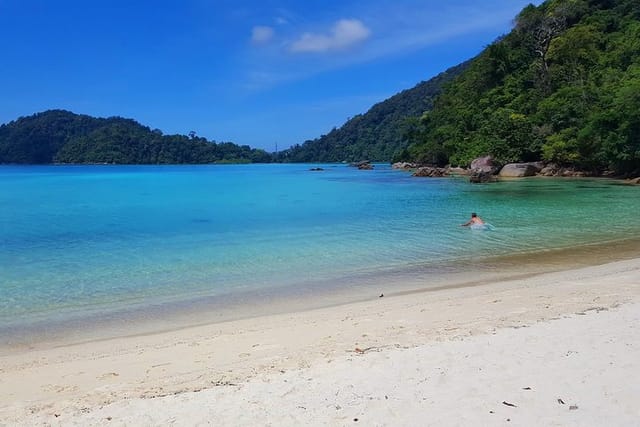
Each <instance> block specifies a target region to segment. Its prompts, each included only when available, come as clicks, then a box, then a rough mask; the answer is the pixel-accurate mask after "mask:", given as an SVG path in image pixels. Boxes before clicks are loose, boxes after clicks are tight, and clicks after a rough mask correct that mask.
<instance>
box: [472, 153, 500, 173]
mask: <svg viewBox="0 0 640 427" xmlns="http://www.w3.org/2000/svg"><path fill="white" fill-rule="evenodd" d="M469 169H471V172H472V173H473V172H488V173H491V174H494V173H496V172H497V171H498V166H497V165H496V164H495V161H494V159H493V156H484V157H478V158H477V159H474V160H473V161H472V162H471V167H470V168H469Z"/></svg>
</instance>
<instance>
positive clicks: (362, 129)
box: [277, 63, 467, 162]
mask: <svg viewBox="0 0 640 427" xmlns="http://www.w3.org/2000/svg"><path fill="white" fill-rule="evenodd" d="M466 66H467V63H463V64H460V65H458V66H456V67H452V68H450V69H448V70H447V71H445V72H443V73H441V74H439V75H437V76H436V77H434V78H432V79H430V80H428V81H426V82H422V83H419V84H418V85H416V86H415V87H413V88H412V89H407V90H404V91H402V92H400V93H398V94H396V95H394V96H392V97H391V98H389V99H387V100H385V101H382V102H380V103H378V104H376V105H374V106H373V107H371V109H369V111H367V112H366V113H364V114H358V115H357V116H355V117H353V118H351V119H350V120H348V121H347V122H346V123H345V124H344V125H343V126H342V127H340V128H338V129H335V128H334V129H333V130H332V131H331V132H329V133H328V134H327V135H323V136H321V137H320V138H317V139H314V140H310V141H306V142H305V143H304V144H302V145H295V146H293V147H291V148H289V149H287V150H284V151H282V152H280V153H278V155H277V159H278V160H279V161H285V162H339V161H345V160H346V161H356V160H363V159H368V160H375V161H390V160H391V158H392V157H393V155H394V154H395V153H399V152H401V151H402V149H404V148H405V147H406V146H407V145H408V141H407V135H408V134H409V133H410V132H411V129H412V127H413V126H415V125H416V121H417V119H418V118H419V117H420V116H421V115H422V113H424V112H425V111H427V110H429V109H430V108H431V106H432V103H433V99H434V98H435V97H436V95H438V94H439V93H440V92H441V90H442V86H443V85H444V84H445V83H446V82H448V81H450V80H451V79H453V78H454V77H455V76H457V75H458V74H460V73H461V72H462V71H463V70H464V69H465V67H466Z"/></svg>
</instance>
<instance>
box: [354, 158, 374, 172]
mask: <svg viewBox="0 0 640 427" xmlns="http://www.w3.org/2000/svg"><path fill="white" fill-rule="evenodd" d="M349 166H352V167H354V168H358V169H360V170H371V169H373V165H372V164H371V162H369V160H363V161H361V162H354V163H350V164H349Z"/></svg>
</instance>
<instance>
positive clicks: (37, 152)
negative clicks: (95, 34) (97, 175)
mask: <svg viewBox="0 0 640 427" xmlns="http://www.w3.org/2000/svg"><path fill="white" fill-rule="evenodd" d="M269 161H271V155H270V154H268V153H266V152H265V151H263V150H257V149H252V148H250V147H249V146H247V145H243V146H239V145H236V144H233V143H230V142H224V143H215V142H210V141H208V140H206V139H205V138H200V137H197V136H196V135H195V134H194V133H191V134H190V136H186V135H163V134H162V132H161V131H159V130H151V129H150V128H148V127H146V126H142V125H141V124H139V123H137V122H136V121H134V120H130V119H123V118H120V117H110V118H106V119H102V118H94V117H90V116H86V115H78V114H74V113H71V112H69V111H63V110H50V111H45V112H42V113H38V114H35V115H33V116H29V117H21V118H19V119H18V120H14V121H12V122H10V123H8V124H4V125H2V126H0V163H22V164H46V163H117V164H178V163H194V164H195V163H226V162H228V163H248V162H269Z"/></svg>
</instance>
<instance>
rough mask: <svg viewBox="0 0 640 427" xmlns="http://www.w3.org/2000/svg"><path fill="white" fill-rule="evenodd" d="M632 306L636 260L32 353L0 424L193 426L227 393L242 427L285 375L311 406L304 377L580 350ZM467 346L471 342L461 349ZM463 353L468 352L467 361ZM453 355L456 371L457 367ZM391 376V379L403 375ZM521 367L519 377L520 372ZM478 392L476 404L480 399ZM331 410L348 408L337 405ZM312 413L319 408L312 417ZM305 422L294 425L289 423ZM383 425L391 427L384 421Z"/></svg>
mask: <svg viewBox="0 0 640 427" xmlns="http://www.w3.org/2000/svg"><path fill="white" fill-rule="evenodd" d="M639 304H640V258H633V259H627V260H624V261H616V262H611V263H608V264H602V265H596V266H590V267H580V268H574V269H570V270H564V271H556V272H550V273H542V274H537V275H534V276H529V277H520V278H512V279H508V280H502V281H491V280H490V281H487V282H485V283H484V284H482V285H477V286H470V287H458V288H444V289H439V290H434V291H428V292H408V293H404V294H403V293H399V294H394V295H391V294H389V295H386V294H385V297H384V298H376V299H372V300H367V301H361V302H354V303H349V304H344V305H337V306H331V307H324V308H317V309H311V310H305V311H299V312H289V313H280V314H270V315H266V316H262V317H252V318H246V319H240V320H233V321H227V322H221V323H213V324H207V325H200V326H192V327H188V328H183V329H179V330H173V331H166V332H160V333H153V334H148V335H138V336H128V337H120V338H111V339H106V340H102V341H94V342H86V343H80V344H70V345H67V346H63V347H53V348H44V349H34V350H29V351H25V352H21V353H19V354H7V355H4V356H0V384H2V385H3V386H2V387H0V398H1V401H2V402H3V404H2V406H1V407H0V420H2V422H6V423H7V424H11V425H14V424H15V425H26V424H31V425H33V424H36V425H37V424H43V423H51V424H53V425H70V424H75V423H78V424H85V425H86V424H96V423H104V422H106V421H105V420H106V419H107V418H106V417H112V419H113V421H117V422H116V424H115V425H126V424H131V423H134V424H136V423H145V422H147V423H151V424H164V423H166V422H167V421H168V420H169V419H170V418H171V417H173V418H174V419H176V420H179V423H181V424H190V423H191V422H190V421H189V420H191V421H193V418H190V417H194V416H195V417H197V416H198V414H189V413H188V411H187V409H188V408H189V407H190V405H191V404H195V403H198V404H206V402H201V401H200V400H198V399H201V398H203V397H201V396H205V394H204V393H205V392H206V393H215V392H221V393H225V391H226V393H227V394H228V393H229V390H231V389H232V390H234V391H233V393H232V395H237V396H236V397H235V399H236V400H234V398H233V396H232V397H229V399H231V401H230V402H229V403H231V404H234V405H235V407H234V408H229V411H240V412H238V413H237V414H234V413H226V415H227V416H228V417H227V418H224V417H223V419H226V420H234V419H237V420H238V423H239V424H242V425H248V424H252V422H253V423H255V422H260V419H252V420H249V419H247V418H242V417H243V416H247V415H248V414H247V411H248V412H249V413H251V411H250V410H249V409H247V408H246V407H244V405H246V404H247V403H246V400H242V399H244V397H242V393H243V390H245V391H247V392H248V391H250V390H252V389H253V388H254V387H257V385H256V384H260V383H263V384H265V383H273V382H274V381H276V379H278V378H280V377H281V376H283V375H289V377H286V378H289V383H288V386H291V387H297V388H299V390H298V391H297V392H296V393H302V395H301V396H306V397H304V398H305V399H311V400H313V399H312V398H311V396H310V395H309V393H313V392H312V391H311V392H310V391H309V389H308V388H307V386H306V385H305V383H306V381H307V380H306V377H307V375H313V376H315V375H318V373H319V372H322V377H323V378H326V379H331V380H332V381H335V382H336V383H332V384H333V386H335V384H338V383H339V384H342V382H341V381H347V382H348V383H349V384H352V385H353V384H355V386H356V387H365V386H368V385H372V386H373V385H375V384H378V382H379V381H378V380H376V379H375V378H370V377H369V378H349V377H347V378H342V379H341V378H338V377H336V375H338V376H340V375H344V374H345V371H344V369H347V371H346V372H349V369H348V366H350V364H352V363H353V361H354V360H359V359H357V358H360V357H361V358H362V360H369V361H371V363H372V365H371V369H373V370H374V372H377V371H375V370H376V369H378V368H379V367H380V366H386V365H384V363H393V362H394V361H396V362H398V363H400V362H399V361H400V360H404V359H403V357H405V356H401V355H402V354H408V355H411V354H413V352H417V353H416V354H415V355H416V357H415V358H414V357H410V360H412V361H413V362H415V363H426V364H427V365H429V361H428V360H423V359H421V358H420V357H417V356H418V355H419V354H421V352H423V351H425V350H424V348H425V346H431V347H433V348H436V349H438V348H439V349H442V348H444V347H446V346H449V345H453V344H452V343H456V342H466V341H469V342H474V340H478V339H483V340H488V341H489V342H492V340H493V339H494V338H492V337H502V336H504V334H505V332H504V331H505V330H506V331H513V332H512V333H513V334H515V336H516V337H523V336H524V335H523V334H529V333H530V331H532V330H534V329H535V328H539V325H543V326H544V328H546V329H547V330H549V333H551V332H553V333H556V332H557V333H560V332H561V331H564V332H562V333H565V332H566V333H569V334H570V336H572V337H575V339H576V340H578V341H577V342H581V341H580V340H581V339H588V337H586V336H584V337H582V336H581V335H580V334H577V335H575V333H574V332H572V331H573V329H572V328H577V327H579V325H583V324H584V322H583V320H582V319H589V318H592V317H594V316H596V315H598V316H600V317H599V318H600V319H606V318H607V317H606V316H610V317H612V319H613V318H614V317H615V319H617V320H615V322H617V323H615V322H614V320H611V322H614V323H612V324H611V325H612V326H613V327H614V330H615V331H618V330H619V331H629V328H633V327H634V326H635V325H634V324H633V322H631V323H629V322H627V323H625V319H626V318H622V319H618V317H619V315H617V314H615V313H618V312H620V313H627V312H629V313H631V314H633V315H636V314H638V311H639V310H640V305H639ZM605 314H606V316H605ZM623 317H624V316H623ZM627 317H628V316H627ZM607 322H609V321H607ZM621 322H622V323H621ZM605 323H606V322H605ZM606 324H608V323H606ZM568 325H569V326H568ZM572 325H573V326H572ZM605 326H606V325H605ZM567 328H569V329H567ZM554 331H555V332H554ZM510 333H511V332H510ZM638 335H639V334H637V333H635V334H634V335H633V336H635V337H638ZM527 336H528V335H527ZM536 337H537V338H535V339H536V340H538V341H535V342H534V341H532V342H534V347H535V348H538V346H546V345H547V344H545V338H544V337H542V338H541V337H539V336H536ZM496 339H497V338H496ZM531 339H532V340H534V338H531ZM507 344H508V342H507ZM637 344H640V343H629V345H632V347H630V348H629V349H628V350H629V354H630V356H629V357H632V356H633V355H635V353H633V351H635V352H638V351H639V350H640V345H637ZM470 345H471V344H470ZM576 345H577V344H576ZM443 346H444V347H443ZM633 346H635V347H633ZM476 347H477V343H476V344H473V345H472V347H469V348H476ZM469 348H467V347H465V349H466V350H464V351H469ZM489 348H491V347H487V349H489ZM544 348H545V351H547V352H549V354H551V353H553V352H554V348H553V347H550V348H547V347H544ZM556 350H557V349H556ZM632 350H633V351H632ZM487 351H489V350H487ZM593 351H595V352H596V353H597V352H598V351H599V350H597V349H596V350H593ZM602 351H605V349H603V350H602ZM403 352H405V353H403ZM406 352H408V353H406ZM597 355H598V357H600V358H602V360H601V362H602V363H603V369H605V367H606V364H607V363H608V361H610V360H612V359H611V357H613V358H614V359H616V358H618V357H622V356H621V355H619V354H609V356H607V354H600V353H598V354H597ZM458 356H459V355H458ZM458 356H456V360H458V361H460V358H459V357H458ZM380 358H383V359H385V360H386V362H385V361H384V360H380ZM607 358H609V359H607ZM463 359H464V358H463ZM465 360H466V359H465ZM465 360H462V361H461V362H460V363H467V362H469V363H471V362H473V359H469V360H467V362H465ZM597 360H600V359H597ZM631 360H633V359H631ZM635 360H640V359H635ZM475 362H477V360H476V361H475ZM475 362H474V363H475ZM538 362H541V363H544V361H538ZM402 363H404V362H402ZM402 363H401V364H402ZM501 363H503V364H504V366H505V367H509V368H510V369H515V370H514V375H521V374H522V375H525V374H526V375H530V374H531V369H532V366H527V365H518V358H517V357H516V358H513V357H508V358H506V359H503V360H502V362H501ZM514 363H515V364H516V365H517V366H516V367H514V366H513V364H514ZM625 363H626V365H624V366H626V368H625V369H626V371H627V373H628V375H629V377H630V378H631V377H633V376H634V375H636V376H637V375H638V372H639V369H640V367H638V363H637V362H632V361H629V360H626V361H625ZM392 366H396V368H398V369H399V366H400V365H392ZM518 366H519V368H518V369H521V370H522V372H521V373H518V372H517V369H516V368H517V367H518ZM396 368H393V369H396ZM432 368H433V366H432ZM539 368H540V367H539V366H537V367H536V369H539ZM365 374H366V372H365V373H363V374H362V375H365ZM540 375H541V377H540V378H539V379H545V380H549V381H553V378H548V376H549V375H550V374H545V373H541V374H540ZM605 379H606V377H605ZM278 384H279V385H278V386H282V384H281V383H280V382H279V383H278ZM273 386H274V387H276V384H273ZM343 386H345V387H346V386H348V384H343ZM381 386H384V384H381ZM524 386H525V384H523V385H522V387H524ZM577 386H578V387H580V384H577ZM611 386H612V387H613V386H614V385H611ZM616 386H619V384H618V385H616ZM416 387H417V385H416ZM467 387H468V384H467ZM276 389H277V388H276ZM277 390H279V389H277ZM305 390H306V392H305ZM196 392H198V393H196ZM476 392H477V394H478V396H483V394H482V389H479V390H476ZM305 393H306V394H305ZM163 396H164V397H163ZM160 398H162V399H169V400H170V401H169V402H167V404H168V405H167V409H166V411H168V412H169V415H167V414H164V415H166V416H167V418H157V417H158V416H160V417H162V416H164V415H162V414H163V413H162V412H158V413H156V412H154V411H155V410H154V409H152V408H153V407H154V406H153V402H159V400H158V399H160ZM278 399H279V398H278V396H276V395H275V394H273V395H272V394H268V395H265V396H264V397H263V400H264V401H263V402H260V405H259V406H260V408H262V409H261V410H262V411H266V415H265V416H266V417H267V418H266V419H268V420H271V421H274V422H277V423H280V421H282V422H283V423H284V424H286V425H289V424H294V422H293V421H292V420H289V421H287V420H286V419H280V418H279V415H278V414H277V411H279V409H277V408H278V407H279V403H280V400H278ZM629 399H632V396H631V397H629ZM366 401H367V399H365V398H364V397H363V400H359V399H358V398H354V399H353V402H352V403H353V405H354V406H353V407H354V408H355V407H358V405H360V406H361V405H364V404H366ZM400 403H401V402H398V404H400ZM461 403H462V402H461ZM498 404H499V402H498ZM340 405H341V407H343V408H346V407H347V406H348V405H347V403H345V402H342V403H341V404H340ZM556 405H557V403H556ZM625 405H626V403H625ZM214 406H215V405H214ZM614 406H615V405H614ZM243 407H244V410H243ZM633 407H634V408H635V406H633ZM207 408H208V409H207V411H209V412H208V413H209V415H211V416H212V417H213V416H214V415H215V414H218V413H216V412H215V411H222V408H220V407H217V408H215V407H211V405H210V402H209V406H207ZM581 408H582V406H581ZM625 408H626V406H625ZM281 409H282V408H281ZM321 409H322V408H318V407H316V408H315V410H316V412H315V413H316V414H317V413H318V412H317V411H318V410H321ZM501 409H504V408H501ZM283 410H289V411H290V412H291V413H299V412H300V410H299V409H296V408H295V406H294V407H288V406H285V407H284V409H283ZM424 410H425V409H424V408H422V411H424ZM625 410H626V409H625ZM109 411H111V412H109ZM212 411H213V412H212ZM269 411H271V412H269ZM241 412H243V413H244V415H243V413H241ZM338 412H340V411H338ZM107 413H110V414H112V415H106V414H107ZM205 413H206V412H205ZM221 413H222V412H220V414H221ZM257 413H259V412H257ZM576 413H577V414H582V415H584V414H585V413H588V412H587V411H582V412H580V411H578V412H576ZM212 414H213V415H212ZM220 414H218V415H220ZM411 414H413V415H414V416H415V415H416V414H415V413H413V412H411V411H409V412H407V414H406V415H407V416H409V418H405V420H409V419H411V418H410V416H411ZM223 415H224V414H223ZM440 415H443V414H440ZM349 416H351V415H349ZM354 416H355V417H357V415H354ZM92 417H93V418H92ZM154 417H156V418H154ZM269 417H271V418H269ZM211 419H214V418H211ZM243 419H244V420H245V422H243V421H242V420H243ZM304 419H305V418H304V416H303V414H300V417H299V418H298V421H300V420H304ZM620 419H622V418H620ZM145 420H147V421H145ZM332 420H333V421H336V420H335V419H332ZM582 420H583V424H584V421H585V420H584V419H582ZM109 421H111V420H109ZM250 421H252V422H250ZM307 421H308V420H307ZM330 421H331V420H330ZM347 421H348V422H352V421H351V419H346V418H345V421H344V422H345V423H346V422H347ZM383 421H384V420H383ZM586 421H589V420H588V419H587V420H586ZM614 421H615V420H614ZM2 422H0V424H1V423H2ZM118 422H119V423H120V424H118ZM262 422H264V419H263V420H262ZM386 422H388V423H390V424H394V422H393V418H388V419H387V420H386ZM525 424H526V422H525ZM613 424H616V423H615V422H613Z"/></svg>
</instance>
